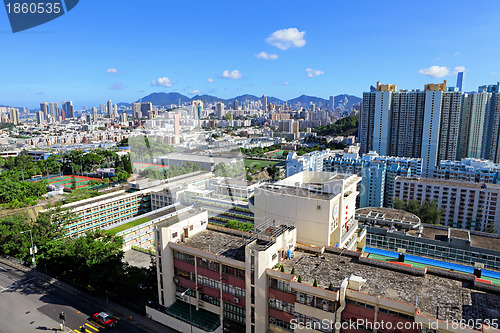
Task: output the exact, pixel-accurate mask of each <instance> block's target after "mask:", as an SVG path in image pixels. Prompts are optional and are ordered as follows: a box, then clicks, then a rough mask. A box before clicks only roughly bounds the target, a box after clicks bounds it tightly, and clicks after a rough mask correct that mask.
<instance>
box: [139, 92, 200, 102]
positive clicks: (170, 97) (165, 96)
mask: <svg viewBox="0 0 500 333" xmlns="http://www.w3.org/2000/svg"><path fill="white" fill-rule="evenodd" d="M190 101H191V99H190V98H189V97H186V96H184V95H182V94H179V93H176V92H169V93H164V92H159V93H152V94H149V95H147V96H145V97H143V98H141V99H140V100H137V101H136V102H143V103H147V102H151V103H152V104H153V105H170V104H179V102H181V103H185V102H190Z"/></svg>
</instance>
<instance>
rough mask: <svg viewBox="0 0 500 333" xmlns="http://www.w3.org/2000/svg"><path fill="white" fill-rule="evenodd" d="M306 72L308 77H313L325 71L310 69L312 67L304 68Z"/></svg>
mask: <svg viewBox="0 0 500 333" xmlns="http://www.w3.org/2000/svg"><path fill="white" fill-rule="evenodd" d="M306 72H307V76H308V77H315V76H318V75H323V74H325V72H323V71H320V70H319V69H312V68H306Z"/></svg>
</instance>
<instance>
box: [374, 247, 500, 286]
mask: <svg viewBox="0 0 500 333" xmlns="http://www.w3.org/2000/svg"><path fill="white" fill-rule="evenodd" d="M365 251H366V252H368V253H369V255H368V258H371V259H376V260H382V261H389V262H394V263H396V264H403V265H408V266H411V267H415V268H422V269H424V268H425V266H431V267H437V268H441V269H447V270H453V271H457V272H462V273H468V274H473V272H474V267H470V266H465V265H461V264H455V263H450V262H446V261H441V260H436V259H430V258H424V257H418V256H412V255H408V254H407V255H406V256H405V261H404V263H400V262H398V261H397V258H398V253H396V252H392V251H387V250H382V249H377V248H372V247H368V246H367V247H366V248H365ZM481 279H482V280H486V281H490V282H491V283H492V284H497V285H500V273H499V272H496V271H491V270H485V269H484V270H483V274H482V276H481Z"/></svg>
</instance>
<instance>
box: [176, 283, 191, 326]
mask: <svg viewBox="0 0 500 333" xmlns="http://www.w3.org/2000/svg"><path fill="white" fill-rule="evenodd" d="M188 291H191V289H186V290H184V291H183V292H182V293H180V294H178V295H179V296H180V298H181V299H183V300H184V297H186V293H187V292H188ZM188 296H189V295H188ZM191 311H192V310H191V296H189V324H190V325H191V333H193V314H192V312H191Z"/></svg>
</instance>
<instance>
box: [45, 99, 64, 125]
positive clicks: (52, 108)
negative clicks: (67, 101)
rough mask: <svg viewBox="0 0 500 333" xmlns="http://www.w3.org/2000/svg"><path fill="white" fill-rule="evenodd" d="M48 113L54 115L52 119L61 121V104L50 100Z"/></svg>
mask: <svg viewBox="0 0 500 333" xmlns="http://www.w3.org/2000/svg"><path fill="white" fill-rule="evenodd" d="M48 107H49V110H48V113H49V115H50V116H51V117H52V121H59V120H60V119H61V114H60V112H59V104H57V102H50V103H49V104H48Z"/></svg>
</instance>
